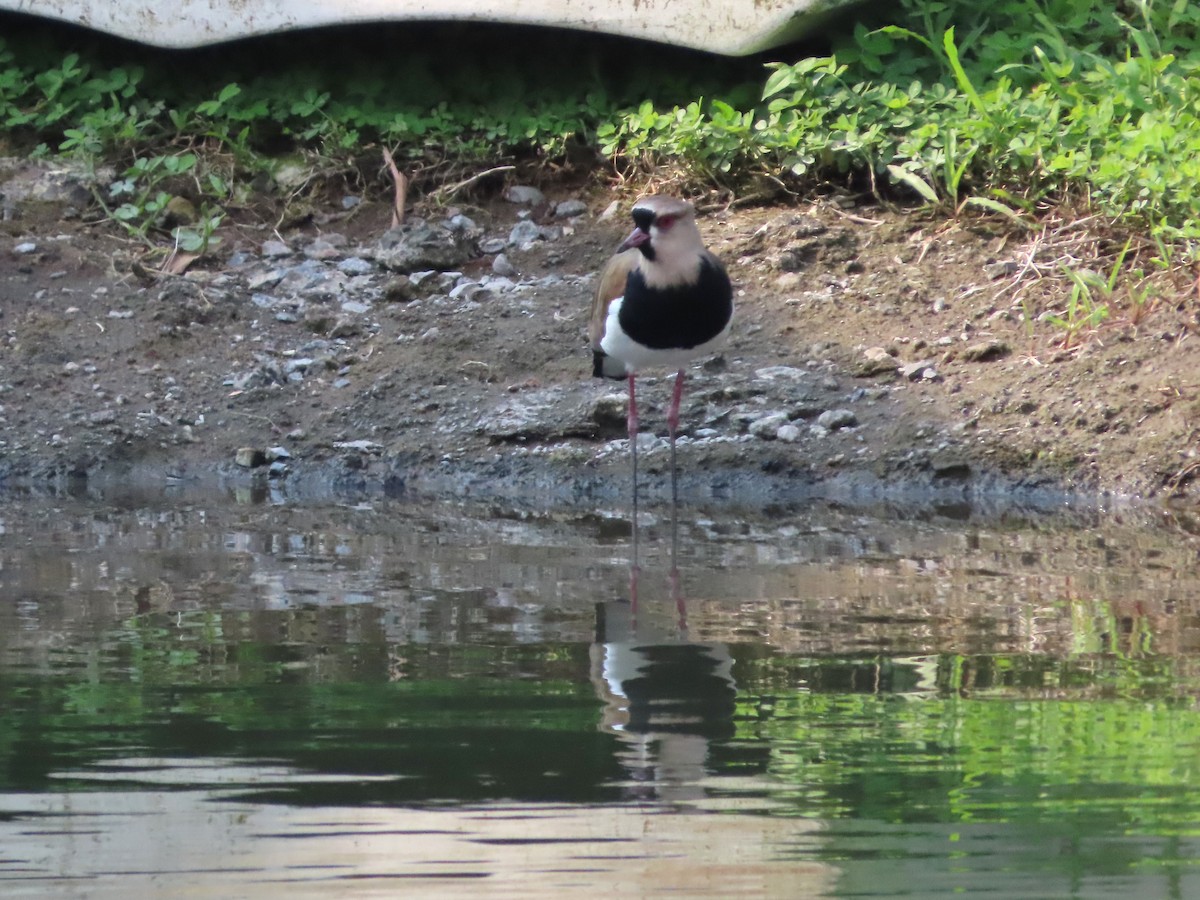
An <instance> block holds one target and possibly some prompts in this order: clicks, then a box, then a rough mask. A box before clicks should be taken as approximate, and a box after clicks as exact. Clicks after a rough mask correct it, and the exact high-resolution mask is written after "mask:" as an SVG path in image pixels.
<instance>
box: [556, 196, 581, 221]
mask: <svg viewBox="0 0 1200 900" xmlns="http://www.w3.org/2000/svg"><path fill="white" fill-rule="evenodd" d="M587 209H588V208H587V204H586V203H584V202H583V201H582V200H564V201H562V203H559V204H558V205H557V206H555V207H554V215H555V216H557V217H558V218H560V219H571V218H574V217H575V216H582V215H583V214H584V213H586V212H587Z"/></svg>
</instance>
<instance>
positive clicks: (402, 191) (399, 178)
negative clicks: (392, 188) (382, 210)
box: [383, 147, 408, 228]
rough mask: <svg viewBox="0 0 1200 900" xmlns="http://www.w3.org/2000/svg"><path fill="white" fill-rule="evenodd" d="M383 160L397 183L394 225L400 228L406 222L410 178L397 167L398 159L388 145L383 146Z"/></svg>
mask: <svg viewBox="0 0 1200 900" xmlns="http://www.w3.org/2000/svg"><path fill="white" fill-rule="evenodd" d="M383 161H384V163H385V164H386V165H387V167H388V171H389V172H391V173H392V181H394V182H395V184H396V199H395V201H394V203H393V205H392V227H393V228H399V227H400V226H401V225H403V224H404V200H405V197H406V195H407V194H408V179H407V178H405V177H404V175H403V174H402V173H401V172H400V170H399V169H397V168H396V161H395V160H394V159H392V154H391V151H389V150H388V148H387V147H384V148H383Z"/></svg>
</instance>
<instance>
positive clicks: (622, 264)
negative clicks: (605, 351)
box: [588, 249, 640, 350]
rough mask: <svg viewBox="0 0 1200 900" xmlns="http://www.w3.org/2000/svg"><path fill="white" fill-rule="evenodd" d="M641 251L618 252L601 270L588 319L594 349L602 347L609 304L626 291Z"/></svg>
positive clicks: (589, 334)
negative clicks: (601, 342) (627, 278)
mask: <svg viewBox="0 0 1200 900" xmlns="http://www.w3.org/2000/svg"><path fill="white" fill-rule="evenodd" d="M639 252H640V251H638V250H636V249H634V250H626V251H625V252H624V253H618V254H617V255H616V256H614V257H613V258H612V259H610V260H609V261H608V262H607V263H606V264H605V266H604V268H603V269H602V270H601V272H600V283H599V285H597V287H596V296H595V298H594V299H593V300H592V317H591V319H590V320H589V321H588V338H589V339H590V340H591V342H592V349H593V350H599V349H600V340H601V338H603V337H604V320H605V319H607V318H608V306H609V304H610V303H612V302H613V301H614V300H616V299H617V298H618V297H620V296H621V295H622V294H623V293H625V279H626V277H627V276H628V275H629V272H630V271H631V270H632V269H633V267H634V266H635V265H637V260H638V253H639Z"/></svg>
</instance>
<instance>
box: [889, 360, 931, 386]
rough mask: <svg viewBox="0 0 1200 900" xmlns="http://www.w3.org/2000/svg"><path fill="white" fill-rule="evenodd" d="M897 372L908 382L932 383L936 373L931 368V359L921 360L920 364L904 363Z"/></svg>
mask: <svg viewBox="0 0 1200 900" xmlns="http://www.w3.org/2000/svg"><path fill="white" fill-rule="evenodd" d="M897 371H899V373H900V375H901V376H903V377H904V378H907V379H908V380H909V381H921V380H922V379H924V380H925V381H933V380H934V379H935V378H936V377H937V372H936V371H935V370H934V368H933V360H932V359H923V360H921V361H920V362H912V363H905V364H904V365H902V366H901V367H900V368H899V369H898V370H897Z"/></svg>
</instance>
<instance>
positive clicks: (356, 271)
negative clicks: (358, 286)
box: [337, 256, 375, 275]
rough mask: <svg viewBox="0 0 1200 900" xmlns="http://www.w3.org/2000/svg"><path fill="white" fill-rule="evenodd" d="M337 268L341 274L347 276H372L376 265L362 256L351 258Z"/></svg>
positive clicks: (344, 260) (343, 261)
mask: <svg viewBox="0 0 1200 900" xmlns="http://www.w3.org/2000/svg"><path fill="white" fill-rule="evenodd" d="M337 267H338V271H339V272H344V273H345V274H347V275H370V274H371V273H372V272H374V271H375V266H374V264H373V263H371V262H370V260H366V259H363V258H362V257H361V256H349V257H347V258H346V259H343V260H342V261H341V262H340V263H338V265H337Z"/></svg>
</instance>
